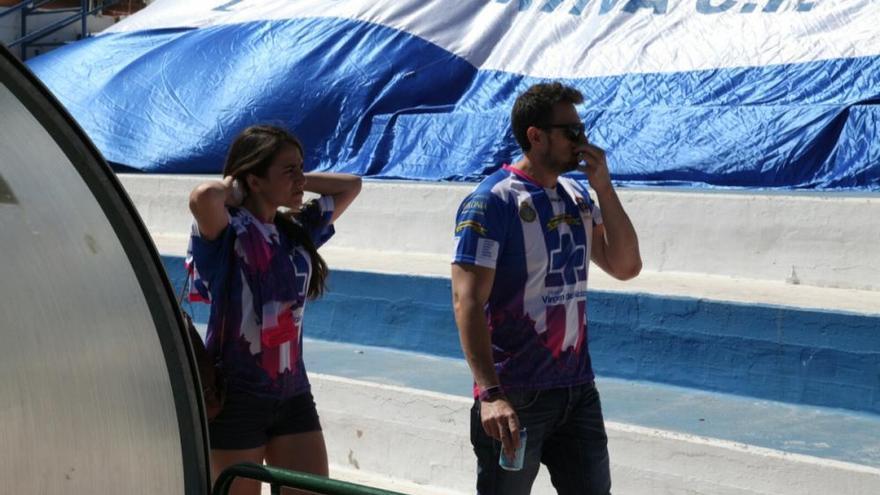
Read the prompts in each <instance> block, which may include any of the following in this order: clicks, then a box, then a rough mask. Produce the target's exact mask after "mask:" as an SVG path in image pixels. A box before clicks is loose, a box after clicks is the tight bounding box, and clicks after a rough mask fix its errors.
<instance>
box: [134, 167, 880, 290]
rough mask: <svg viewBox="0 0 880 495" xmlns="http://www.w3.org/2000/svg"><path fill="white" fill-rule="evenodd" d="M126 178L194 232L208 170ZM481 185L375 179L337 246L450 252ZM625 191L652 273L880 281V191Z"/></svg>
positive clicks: (157, 228) (159, 219) (160, 217)
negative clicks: (195, 201) (197, 194)
mask: <svg viewBox="0 0 880 495" xmlns="http://www.w3.org/2000/svg"><path fill="white" fill-rule="evenodd" d="M120 178H121V180H122V182H123V184H124V185H125V187H126V189H127V190H128V192H129V194H130V195H131V197H132V199H133V200H134V202H135V204H136V205H137V207H138V209H139V211H140V213H141V215H142V217H143V218H144V220H145V222H146V223H147V226H148V228H149V229H150V231H151V232H153V233H154V235H156V234H158V235H172V236H173V235H181V234H183V233H185V232H186V228H187V226H188V225H189V223H190V218H189V214H188V209H187V206H186V201H187V199H186V198H187V195H188V194H189V191H190V190H191V189H192V188H193V187H194V185H195V184H197V183H198V182H199V181H200V180H204V179H205V177H198V176H161V175H120ZM473 187H474V185H473V184H445V183H412V182H384V181H367V182H366V183H365V184H364V188H363V192H362V193H361V195H360V197H359V198H358V199H357V200H356V201H355V203H354V204H353V205H352V206H351V208H350V209H349V210H348V212H346V214H345V215H344V216H343V217H342V218H341V219H340V220H339V222H338V224H337V232H338V233H337V235H336V237H335V238H334V239H333V242H332V245H333V247H334V248H342V249H345V248H349V249H356V250H370V251H385V252H388V251H397V252H403V253H407V254H410V255H422V256H427V257H429V258H430V257H440V258H442V259H445V260H448V259H449V256H450V250H451V247H452V231H453V227H454V217H455V212H456V210H457V208H458V205H459V203H460V202H461V200H462V198H463V197H464V196H465V195H466V194H467V193H468V192H469V191H470V190H472V189H473ZM619 195H620V197H621V201H622V202H623V204H624V207H625V208H626V210H627V211H628V212H629V215H630V217H631V218H632V221H633V223H634V224H635V226H636V229H637V231H638V233H639V240H640V243H641V249H642V257H643V259H644V265H645V270H646V271H647V272H653V273H661V274H662V273H675V274H682V273H691V274H699V275H702V276H710V277H711V276H716V277H730V278H736V279H748V280H755V281H759V282H760V281H766V282H776V283H780V284H785V283H788V284H800V285H803V286H815V287H836V288H848V289H861V290H870V291H878V290H880V248H878V246H880V194H878V195H873V196H862V197H855V196H844V195H836V194H822V195H782V194H757V193H720V192H682V191H657V190H639V189H620V190H619ZM447 269H448V268H447V267H444V270H447ZM877 297H878V299H877V304H876V306H878V307H880V294H877Z"/></svg>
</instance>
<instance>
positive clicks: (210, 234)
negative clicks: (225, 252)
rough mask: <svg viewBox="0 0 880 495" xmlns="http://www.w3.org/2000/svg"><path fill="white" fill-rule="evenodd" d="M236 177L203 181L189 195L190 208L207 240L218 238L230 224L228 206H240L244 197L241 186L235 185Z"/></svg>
mask: <svg viewBox="0 0 880 495" xmlns="http://www.w3.org/2000/svg"><path fill="white" fill-rule="evenodd" d="M234 182H235V183H237V181H234V179H233V178H232V177H231V176H229V177H224V178H223V180H222V181H219V180H212V181H208V182H203V183H201V184H199V185H198V186H196V187H195V189H193V190H192V192H191V193H190V195H189V210H190V211H191V212H192V214H193V217H195V219H196V225H198V227H199V233H200V234H201V236H202V237H203V238H205V239H207V240H214V239H216V238H217V237H218V236H219V235H220V233H221V232H223V229H225V228H226V226H227V225H229V214H228V213H227V212H226V206H238V205H240V204H241V202H242V200H243V199H244V193H243V191H241V188H240V187H238V188H236V187H234V185H233V184H234Z"/></svg>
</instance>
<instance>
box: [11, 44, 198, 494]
mask: <svg viewBox="0 0 880 495" xmlns="http://www.w3.org/2000/svg"><path fill="white" fill-rule="evenodd" d="M0 83H2V84H0V115H2V118H0V226H2V235H0V341H2V344H0V376H2V377H3V379H2V380H0V445H2V446H3V447H0V479H2V480H3V484H4V491H7V492H8V493H16V494H18V493H21V494H24V493H41V494H55V493H58V494H61V493H64V494H95V493H135V494H136V493H144V494H147V493H149V494H156V493H161V494H173V493H186V494H194V493H207V491H208V486H209V479H208V469H207V438H206V431H205V424H204V420H203V415H202V412H201V407H202V405H201V402H200V399H199V396H198V394H197V392H196V390H197V389H196V378H195V375H194V367H193V363H192V358H191V352H189V350H188V347H187V346H188V342H187V341H186V340H185V339H184V338H183V335H184V334H183V332H182V327H181V322H180V317H179V314H177V312H176V309H175V308H176V305H175V304H174V301H173V294H172V293H171V288H170V285H169V283H168V281H167V278H166V277H165V275H164V272H163V271H162V268H161V264H160V263H159V258H158V255H157V253H156V252H155V249H154V248H153V247H152V244H151V242H150V240H149V237H148V236H147V234H146V231H145V229H144V228H143V225H142V224H141V223H140V220H139V219H138V218H137V215H136V213H135V212H134V209H133V207H132V206H131V204H130V202H129V201H128V200H127V198H126V197H125V194H124V192H123V191H122V189H121V187H120V186H119V184H118V182H117V181H116V179H115V177H114V176H113V175H112V173H111V172H110V171H109V168H108V167H107V166H106V164H105V163H104V162H103V160H102V159H101V157H100V155H99V154H98V153H97V151H96V150H95V149H94V147H93V146H92V145H91V144H90V143H89V142H88V140H87V139H86V138H85V136H84V135H83V134H82V132H81V131H80V130H79V129H78V128H77V127H76V125H75V123H73V121H72V120H71V119H70V118H69V117H68V116H67V115H66V114H65V113H64V112H63V110H61V108H60V106H58V105H57V103H56V102H54V100H53V99H52V98H51V96H49V94H48V92H46V90H45V88H43V87H42V86H41V85H40V84H39V83H38V82H37V81H36V80H35V79H33V77H32V76H30V74H29V73H27V71H26V69H24V68H23V66H21V65H20V64H19V63H17V62H16V61H15V60H14V59H12V57H11V56H10V55H9V54H8V52H6V51H5V50H3V49H2V48H0Z"/></svg>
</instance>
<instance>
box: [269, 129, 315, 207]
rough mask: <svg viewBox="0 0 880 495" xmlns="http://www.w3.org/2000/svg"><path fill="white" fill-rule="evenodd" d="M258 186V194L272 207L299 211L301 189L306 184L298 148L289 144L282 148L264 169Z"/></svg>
mask: <svg viewBox="0 0 880 495" xmlns="http://www.w3.org/2000/svg"><path fill="white" fill-rule="evenodd" d="M259 184H260V192H261V193H262V194H263V196H264V197H265V199H266V201H267V202H269V203H271V204H272V205H273V206H275V207H278V206H286V207H288V208H290V209H292V210H299V208H300V207H301V206H302V200H303V187H304V186H305V184H306V176H305V175H304V174H303V156H302V153H301V152H300V151H299V148H297V147H296V146H293V145H291V144H288V145H285V146H284V147H282V148H281V150H280V151H279V152H278V154H277V155H275V159H274V160H272V164H271V165H269V168H268V169H266V176H265V177H263V178H261V179H260V180H259Z"/></svg>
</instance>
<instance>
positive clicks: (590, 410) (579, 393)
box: [471, 383, 611, 495]
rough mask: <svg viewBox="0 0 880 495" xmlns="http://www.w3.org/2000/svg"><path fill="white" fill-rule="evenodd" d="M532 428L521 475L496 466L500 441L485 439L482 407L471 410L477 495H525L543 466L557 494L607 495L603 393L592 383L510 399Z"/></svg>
mask: <svg viewBox="0 0 880 495" xmlns="http://www.w3.org/2000/svg"><path fill="white" fill-rule="evenodd" d="M507 397H508V399H509V400H510V403H511V404H512V405H513V408H514V409H515V410H516V414H517V415H518V416H519V422H520V426H522V427H525V428H527V429H528V435H529V436H528V440H527V441H526V451H525V461H524V465H523V468H522V470H520V471H505V470H504V469H501V468H500V467H499V466H498V456H499V455H500V454H501V442H499V441H497V440H495V439H493V438H492V437H490V436H488V435H486V432H485V431H483V425H482V423H481V422H480V402H479V401H475V402H474V406H473V407H472V408H471V444H472V445H473V446H474V453H476V455H477V493H478V494H479V495H520V494H522V495H527V494H529V493H530V492H531V490H532V483H534V481H535V476H537V475H538V468H539V467H540V465H541V463H543V464H544V465H545V466H547V469H548V470H549V471H550V480H551V481H552V483H553V486H554V487H556V492H557V493H558V494H559V495H609V494H610V493H611V473H610V471H609V465H608V437H607V436H606V435H605V422H604V420H603V419H602V405H601V403H600V402H599V392H598V391H597V390H596V387H595V386H594V385H593V384H592V383H589V384H584V385H577V386H573V387H565V388H556V389H551V390H540V391H531V392H514V393H509V394H507Z"/></svg>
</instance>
